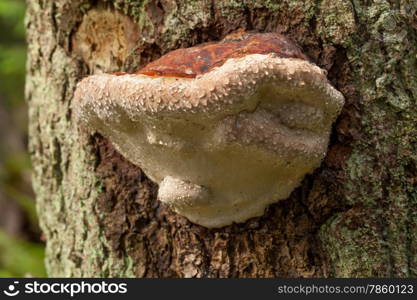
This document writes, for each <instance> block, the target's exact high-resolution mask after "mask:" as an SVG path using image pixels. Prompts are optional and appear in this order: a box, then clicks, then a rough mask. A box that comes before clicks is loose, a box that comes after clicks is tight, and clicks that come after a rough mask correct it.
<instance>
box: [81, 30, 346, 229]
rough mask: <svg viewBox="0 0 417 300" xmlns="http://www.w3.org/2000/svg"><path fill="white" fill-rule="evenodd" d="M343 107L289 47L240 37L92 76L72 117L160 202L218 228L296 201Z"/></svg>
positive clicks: (320, 73) (262, 37) (268, 36)
mask: <svg viewBox="0 0 417 300" xmlns="http://www.w3.org/2000/svg"><path fill="white" fill-rule="evenodd" d="M343 103H344V98H343V96H342V94H341V93H340V92H338V91H337V90H336V89H335V88H333V87H332V86H331V85H330V84H329V82H328V80H327V78H326V72H325V71H324V70H322V69H321V68H319V67H318V66H316V65H314V64H313V63H311V62H309V61H308V59H307V57H306V56H305V55H304V54H303V53H302V52H301V51H300V50H299V48H298V47H297V46H296V45H295V44H294V43H293V42H291V41H290V40H289V39H288V38H286V37H285V36H282V35H279V34H274V33H263V34H261V33H244V32H241V33H239V34H233V35H231V36H228V37H226V38H225V39H224V40H222V41H219V42H215V43H206V44H202V45H199V46H196V47H191V48H186V49H177V50H174V51H172V52H169V53H168V54H166V55H164V56H162V57H161V58H160V59H158V60H156V61H154V62H151V63H149V64H148V65H147V66H145V67H144V68H143V69H142V70H140V71H138V72H136V73H134V74H125V73H118V74H99V75H92V76H89V77H87V78H85V79H83V80H82V81H81V82H80V83H79V84H78V86H77V90H76V93H75V98H74V101H73V109H74V112H75V117H76V118H77V120H78V121H79V123H81V124H83V125H84V126H86V127H87V128H89V129H90V130H92V131H98V132H100V133H101V134H102V135H103V136H105V137H107V138H108V139H109V140H110V141H111V142H112V143H113V145H114V146H115V147H116V149H117V150H118V151H119V152H120V153H121V154H122V155H123V156H124V157H126V158H127V159H128V160H129V161H131V162H132V163H134V164H135V165H137V166H140V167H141V168H142V169H143V170H144V172H145V173H146V174H147V175H148V177H150V178H151V179H152V180H153V181H155V182H157V183H158V184H159V191H158V198H159V200H161V201H162V202H164V203H167V204H168V205H169V206H171V207H172V208H173V210H174V211H176V212H177V213H179V214H181V215H183V216H185V217H187V218H188V219H189V220H190V221H192V222H194V223H197V224H200V225H203V226H205V227H222V226H226V225H229V224H232V223H233V222H243V221H245V220H247V219H249V218H251V217H255V216H260V215H262V214H263V212H264V210H265V208H266V207H267V206H268V205H269V204H271V203H273V202H277V201H278V200H281V199H285V198H288V196H289V195H290V193H291V191H292V190H293V189H294V188H295V187H297V186H298V185H299V184H300V182H301V180H302V179H303V177H304V175H305V174H307V173H310V172H312V171H313V170H314V169H315V168H317V167H318V166H319V165H320V162H321V160H322V159H323V157H324V156H325V154H326V149H327V145H328V141H329V134H330V130H331V125H332V123H333V122H334V120H335V119H336V117H337V116H338V114H339V112H340V110H341V108H342V106H343Z"/></svg>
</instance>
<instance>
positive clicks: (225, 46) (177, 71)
mask: <svg viewBox="0 0 417 300" xmlns="http://www.w3.org/2000/svg"><path fill="white" fill-rule="evenodd" d="M269 53H275V54H276V55H277V56H279V57H283V58H301V59H307V57H306V56H305V55H304V54H303V53H302V52H301V50H300V49H299V48H298V46H297V45H296V44H295V43H294V42H292V41H291V40H290V39H289V38H287V37H285V36H283V35H281V34H277V33H245V32H238V33H233V34H231V35H228V36H226V37H225V38H224V39H223V40H222V41H220V42H211V43H205V44H201V45H198V46H195V47H191V48H182V49H177V50H174V51H171V52H169V53H167V54H165V55H164V56H162V57H161V58H159V59H157V60H155V61H153V62H151V63H149V64H148V65H146V66H145V67H144V68H143V69H141V70H140V71H138V72H137V74H144V75H149V76H175V77H188V78H194V77H196V76H197V75H199V74H204V73H206V72H208V71H210V70H211V69H213V68H214V67H218V66H221V65H223V64H224V63H225V61H226V60H227V59H228V58H238V57H243V56H246V55H248V54H269Z"/></svg>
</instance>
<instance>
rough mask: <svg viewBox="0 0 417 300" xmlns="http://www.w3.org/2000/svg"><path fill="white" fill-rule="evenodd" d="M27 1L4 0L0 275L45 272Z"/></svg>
mask: <svg viewBox="0 0 417 300" xmlns="http://www.w3.org/2000/svg"><path fill="white" fill-rule="evenodd" d="M24 13H25V2H24V1H23V0H0V277H22V276H45V270H44V263H43V262H44V250H43V249H44V246H43V243H42V236H41V233H40V230H39V227H38V225H37V220H36V219H37V218H36V210H35V205H34V196H33V192H32V189H31V183H30V182H31V174H30V173H31V167H30V161H29V155H28V153H27V150H26V149H27V109H26V104H25V102H24V76H25V62H26V45H25V30H24Z"/></svg>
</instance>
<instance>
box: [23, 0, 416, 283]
mask: <svg viewBox="0 0 417 300" xmlns="http://www.w3.org/2000/svg"><path fill="white" fill-rule="evenodd" d="M27 3H28V10H27V20H26V24H27V29H28V41H29V53H28V65H27V71H28V73H27V86H26V95H27V99H28V102H29V117H30V124H29V130H30V153H31V156H32V161H33V170H34V175H33V185H34V189H35V191H36V194H37V207H38V213H39V218H40V222H41V226H42V229H43V232H44V234H45V238H46V240H47V257H46V265H47V269H48V272H49V275H50V276H71V277H72V276H81V277H87V276H92V277H98V276H103V277H107V276H136V277H277V276H279V277H282V276H283V277H300V276H301V277H318V276H325V277H333V276H338V277H358V276H378V277H382V276H394V277H406V276H417V191H416V184H417V166H416V161H417V157H416V153H417V151H416V146H417V140H416V137H417V129H416V121H417V118H416V115H417V114H416V108H417V105H416V103H415V99H416V98H417V80H416V79H417V74H416V71H415V70H416V66H417V17H416V16H417V15H416V13H417V2H415V1H408V0H378V1H358V0H350V1H349V0H305V1H295V0H282V1H278V0H276V1H273V0H270V1H265V0H254V1H246V0H245V1H226V0H225V1H207V0H198V1H195V0H193V1H191V0H175V1H174V0H159V1H158V0H149V1H145V0H143V1H140V0H115V1H96V0H55V1H52V0H31V1H27ZM241 28H242V29H245V30H255V31H259V32H278V33H283V34H285V35H288V36H289V37H291V38H292V39H293V40H295V41H296V42H297V43H298V44H299V45H300V46H301V47H302V48H303V50H304V52H305V53H306V54H307V55H309V56H310V58H311V59H312V60H313V61H314V62H315V63H316V64H317V65H319V66H320V67H322V68H324V69H326V70H327V71H328V78H329V80H330V81H331V82H332V84H333V85H334V86H335V87H336V88H337V89H338V90H340V91H341V92H342V93H343V94H344V96H345V98H346V104H345V106H344V109H343V111H342V114H341V116H340V117H339V119H338V121H337V122H336V123H335V125H334V128H333V133H332V137H331V142H330V146H329V150H328V154H327V156H326V158H325V160H324V161H323V163H322V165H321V167H320V168H319V169H318V170H316V171H315V172H314V174H310V175H308V176H306V178H305V179H304V181H303V182H302V185H301V186H300V187H299V188H297V189H296V190H295V191H294V192H293V193H292V195H291V196H290V197H289V198H288V199H286V200H283V201H280V202H278V203H276V204H274V205H271V206H270V207H269V208H268V209H267V211H266V212H265V214H264V215H263V216H262V217H259V218H253V219H251V220H249V221H247V222H246V223H244V224H235V225H232V226H228V227H224V228H221V229H207V228H204V227H201V226H198V225H195V224H192V223H190V222H189V221H187V220H186V219H185V218H184V217H181V216H179V215H177V214H175V213H174V212H172V211H171V210H170V209H169V208H167V207H166V206H165V205H163V204H161V203H160V202H159V201H157V200H156V197H155V196H156V188H157V186H156V184H154V183H153V182H151V181H150V180H149V179H148V178H147V177H146V174H144V173H143V172H142V171H141V169H140V168H138V167H136V166H134V165H132V164H131V163H129V162H128V161H126V160H125V159H124V158H123V157H122V156H121V155H119V154H118V153H117V152H116V151H115V150H114V148H113V147H112V145H111V143H110V142H109V141H107V140H106V139H105V138H103V137H101V136H100V135H98V134H95V135H93V136H90V135H88V134H87V133H86V132H84V131H83V130H82V129H81V130H80V129H79V128H78V127H77V126H76V125H77V124H74V122H73V121H72V120H73V119H72V115H71V109H70V104H71V101H72V98H73V95H74V90H75V87H76V83H77V82H78V81H79V80H80V79H81V78H83V77H84V76H87V75H90V74H93V73H99V72H114V71H127V72H129V71H134V70H137V69H138V68H139V67H142V66H144V65H145V64H146V63H147V62H150V61H152V60H154V59H156V58H158V57H160V56H161V55H162V54H164V53H166V52H168V51H170V50H173V49H177V48H180V47H189V46H192V45H196V44H198V43H202V42H206V41H215V40H220V39H221V38H223V37H224V36H225V35H227V34H228V33H231V32H233V31H235V30H237V29H241Z"/></svg>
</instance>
